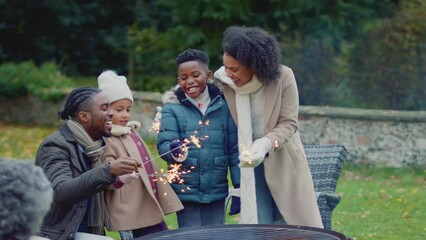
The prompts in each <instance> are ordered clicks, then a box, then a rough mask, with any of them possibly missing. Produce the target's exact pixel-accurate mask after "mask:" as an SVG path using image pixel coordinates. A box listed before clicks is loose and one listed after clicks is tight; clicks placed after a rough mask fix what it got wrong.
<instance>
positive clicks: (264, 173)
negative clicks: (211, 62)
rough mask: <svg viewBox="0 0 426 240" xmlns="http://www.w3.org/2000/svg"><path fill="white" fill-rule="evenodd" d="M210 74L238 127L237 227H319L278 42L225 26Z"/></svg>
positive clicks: (291, 85)
mask: <svg viewBox="0 0 426 240" xmlns="http://www.w3.org/2000/svg"><path fill="white" fill-rule="evenodd" d="M223 52H224V53H223V66H222V67H221V68H220V69H219V70H217V71H216V72H215V74H214V78H215V82H216V83H217V84H218V85H219V86H220V87H221V88H222V90H223V93H224V96H225V99H226V101H227V103H228V106H229V109H230V111H231V114H232V117H233V119H234V120H235V123H236V124H237V126H238V144H239V152H240V154H239V159H240V166H241V191H240V192H241V196H240V197H241V213H240V223H244V224H257V223H259V224H270V223H275V222H280V221H281V222H283V221H284V222H286V223H287V224H292V225H305V226H311V227H319V228H323V225H322V222H321V216H320V212H319V209H318V205H317V202H316V197H315V192H314V186H313V181H312V176H311V172H310V169H309V166H308V162H307V160H306V156H305V153H304V149H303V145H302V142H301V140H300V136H299V131H298V127H299V126H298V112H299V96H298V90H297V85H296V80H295V77H294V74H293V71H292V70H291V69H290V68H289V67H287V66H285V65H282V64H281V59H282V56H281V52H280V49H279V46H278V43H277V41H276V39H275V38H274V37H273V36H272V35H270V34H269V33H267V32H266V31H264V30H263V29H261V28H258V27H239V26H231V27H228V28H227V29H226V30H225V32H224V38H223Z"/></svg>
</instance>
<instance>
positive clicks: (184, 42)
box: [0, 0, 426, 110]
mask: <svg viewBox="0 0 426 240" xmlns="http://www.w3.org/2000/svg"><path fill="white" fill-rule="evenodd" d="M424 12H426V0H382V1H376V0H358V1H349V0H324V1H317V0H299V1H291V0H264V1H257V0H222V1H217V0H197V1H191V0H172V1H170V0H102V1H101V0H92V1H81V0H74V1H72V0H35V1H24V0H0V63H6V62H15V63H18V62H22V61H27V60H33V61H34V62H35V63H36V64H39V65H40V64H42V63H43V62H46V61H54V62H56V63H57V64H58V65H59V66H60V68H61V70H62V71H63V72H64V73H66V74H67V75H68V76H71V77H72V76H96V75H98V74H99V72H100V71H102V70H104V69H107V68H110V69H115V70H116V71H118V72H119V73H121V74H126V75H127V76H128V78H129V81H130V83H131V85H132V87H133V88H134V89H137V90H146V91H164V90H166V89H169V88H170V87H171V86H172V85H174V84H175V83H176V66H175V64H174V59H175V57H176V56H177V54H178V53H179V52H181V51H183V50H184V49H186V48H199V49H202V50H204V51H206V52H207V53H208V54H209V56H210V58H211V66H210V68H211V69H212V70H215V69H217V68H218V67H219V66H220V65H221V61H222V60H221V56H222V47H221V41H222V33H223V31H224V30H225V29H226V27H228V26H231V25H245V26H259V27H262V28H264V29H266V30H267V31H269V32H271V33H272V34H274V35H275V36H276V37H277V39H278V41H279V42H280V44H281V48H282V52H283V63H284V64H286V65H288V66H289V67H291V68H292V69H293V70H294V72H295V74H296V79H297V81H298V86H299V92H300V98H301V99H300V102H301V104H305V105H332V106H343V107H363V108H383V109H401V110H425V109H426V101H425V100H424V99H425V97H426V90H425V89H426V74H425V71H426V64H425V46H426V19H425V16H426V15H425V14H423V13H424Z"/></svg>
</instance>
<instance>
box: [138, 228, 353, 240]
mask: <svg viewBox="0 0 426 240" xmlns="http://www.w3.org/2000/svg"><path fill="white" fill-rule="evenodd" d="M148 239H157V240H160V239H173V240H209V239H212V240H213V239H215V240H216V239H220V240H228V239H229V240H238V239H241V240H285V239H293V240H294V239H299V240H301V239H303V240H311V239H315V240H317V239H318V240H346V239H347V238H346V237H345V236H344V235H343V234H341V233H338V232H335V231H330V230H324V229H320V228H311V227H302V226H293V225H285V224H229V225H209V226H202V227H191V228H182V229H177V230H170V231H164V232H160V233H154V234H150V235H147V236H144V237H140V238H135V240H148Z"/></svg>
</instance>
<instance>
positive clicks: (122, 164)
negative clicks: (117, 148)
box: [109, 157, 141, 177]
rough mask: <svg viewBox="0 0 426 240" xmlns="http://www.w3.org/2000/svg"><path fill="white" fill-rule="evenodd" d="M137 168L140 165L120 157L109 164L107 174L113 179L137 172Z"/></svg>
mask: <svg viewBox="0 0 426 240" xmlns="http://www.w3.org/2000/svg"><path fill="white" fill-rule="evenodd" d="M139 167H141V164H140V163H139V162H137V161H136V160H135V159H132V158H129V157H121V158H117V159H115V160H112V161H111V162H109V172H110V173H111V175H112V176H114V177H118V176H121V175H124V174H130V173H133V172H135V171H136V172H137V169H138V168H139Z"/></svg>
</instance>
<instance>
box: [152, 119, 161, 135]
mask: <svg viewBox="0 0 426 240" xmlns="http://www.w3.org/2000/svg"><path fill="white" fill-rule="evenodd" d="M160 127H161V123H160V122H158V121H153V122H152V125H151V128H150V129H149V131H151V130H153V131H156V132H157V133H159V132H160Z"/></svg>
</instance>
